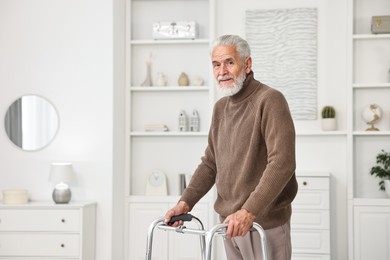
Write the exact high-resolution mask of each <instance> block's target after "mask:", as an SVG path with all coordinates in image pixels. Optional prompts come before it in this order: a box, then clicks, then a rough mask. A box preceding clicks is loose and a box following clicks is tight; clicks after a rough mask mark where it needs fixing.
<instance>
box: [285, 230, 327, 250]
mask: <svg viewBox="0 0 390 260" xmlns="http://www.w3.org/2000/svg"><path fill="white" fill-rule="evenodd" d="M291 244H292V252H293V253H312V254H329V253H330V234H329V230H292V231H291Z"/></svg>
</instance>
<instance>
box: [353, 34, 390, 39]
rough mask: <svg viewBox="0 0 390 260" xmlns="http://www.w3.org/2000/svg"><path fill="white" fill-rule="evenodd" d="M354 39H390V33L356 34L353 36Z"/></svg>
mask: <svg viewBox="0 0 390 260" xmlns="http://www.w3.org/2000/svg"><path fill="white" fill-rule="evenodd" d="M352 38H353V39H354V40H379V39H381V40H383V39H390V33H385V34H354V35H353V36H352Z"/></svg>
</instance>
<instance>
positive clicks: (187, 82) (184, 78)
mask: <svg viewBox="0 0 390 260" xmlns="http://www.w3.org/2000/svg"><path fill="white" fill-rule="evenodd" d="M178 83H179V86H188V85H190V80H189V79H188V76H187V74H185V73H184V72H182V73H181V74H180V76H179V80H178Z"/></svg>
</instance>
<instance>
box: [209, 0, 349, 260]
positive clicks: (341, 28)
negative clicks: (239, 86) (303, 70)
mask: <svg viewBox="0 0 390 260" xmlns="http://www.w3.org/2000/svg"><path fill="white" fill-rule="evenodd" d="M216 6H217V8H216V24H217V28H216V34H217V35H220V34H239V35H241V36H243V37H245V11H246V10H248V9H273V8H298V7H316V8H317V9H318V110H320V109H321V107H322V106H323V105H325V104H332V105H334V106H335V107H336V109H337V117H338V129H339V130H341V131H344V132H345V131H346V124H347V122H346V101H347V97H346V80H347V78H346V70H347V67H346V47H347V17H346V15H347V2H346V0H316V1H313V0H295V1H288V0H273V1H268V0H246V1H236V0H216ZM255 77H256V75H255ZM259 80H260V81H261V79H259ZM319 112H320V111H318V114H319ZM320 124H321V121H320V120H319V119H318V120H314V121H296V122H295V126H296V130H297V133H298V134H299V133H302V132H318V131H319V130H320V129H321V126H320ZM296 153H297V172H300V171H306V172H307V171H314V172H318V171H322V172H330V173H331V175H332V180H331V247H332V249H331V250H332V259H347V252H348V250H347V235H346V234H347V191H346V185H347V184H346V183H347V177H346V171H347V170H346V135H345V134H344V135H339V136H316V135H314V136H302V135H298V137H297V152H296Z"/></svg>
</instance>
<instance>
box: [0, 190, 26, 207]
mask: <svg viewBox="0 0 390 260" xmlns="http://www.w3.org/2000/svg"><path fill="white" fill-rule="evenodd" d="M27 202H28V191H27V190H25V189H12V190H3V203H4V204H26V203H27Z"/></svg>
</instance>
